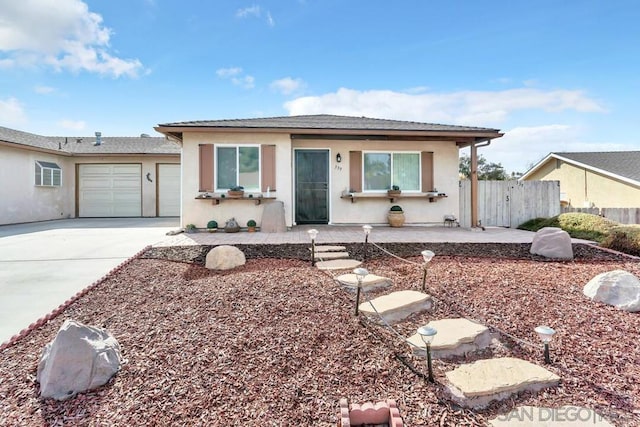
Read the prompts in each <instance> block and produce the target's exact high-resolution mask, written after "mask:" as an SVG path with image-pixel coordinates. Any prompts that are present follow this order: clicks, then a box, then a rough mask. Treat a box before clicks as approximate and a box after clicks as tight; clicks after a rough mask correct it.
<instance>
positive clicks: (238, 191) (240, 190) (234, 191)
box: [227, 185, 244, 198]
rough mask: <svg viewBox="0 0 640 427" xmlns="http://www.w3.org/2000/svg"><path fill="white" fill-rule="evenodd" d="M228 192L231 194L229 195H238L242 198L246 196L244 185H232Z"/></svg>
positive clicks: (237, 196)
mask: <svg viewBox="0 0 640 427" xmlns="http://www.w3.org/2000/svg"><path fill="white" fill-rule="evenodd" d="M227 194H228V195H229V197H236V198H240V197H243V196H244V187H243V186H242V185H236V186H234V187H231V188H230V189H229V190H228V191H227Z"/></svg>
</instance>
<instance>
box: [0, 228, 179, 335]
mask: <svg viewBox="0 0 640 427" xmlns="http://www.w3.org/2000/svg"><path fill="white" fill-rule="evenodd" d="M178 226H179V220H178V218H116V219H65V220H56V221H45V222H37V223H30V224H16V225H3V226H0V343H2V342H5V341H7V340H8V339H9V338H11V337H12V336H13V335H15V334H17V333H18V332H20V330H22V329H24V328H25V327H27V326H28V325H29V324H30V323H33V322H35V321H36V320H37V319H39V318H40V317H42V316H44V315H46V314H47V313H49V312H51V311H52V310H54V309H55V308H56V307H58V306H59V305H60V304H62V303H63V302H64V301H66V300H67V299H69V298H70V297H72V296H73V295H75V294H76V293H77V292H78V291H80V290H82V289H84V288H85V287H87V286H89V285H90V284H91V283H93V282H95V281H96V280H98V279H100V278H101V277H103V276H104V275H105V274H107V273H108V272H109V271H110V270H111V269H112V268H114V267H116V266H118V265H119V264H120V263H122V262H123V261H125V260H126V259H128V258H130V257H131V256H133V255H135V254H136V253H138V252H139V251H140V250H141V249H143V248H144V247H145V246H147V245H151V244H153V243H157V242H158V241H160V240H162V239H164V238H165V237H166V233H167V232H168V231H170V230H175V229H177V228H178Z"/></svg>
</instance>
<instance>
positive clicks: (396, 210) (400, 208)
mask: <svg viewBox="0 0 640 427" xmlns="http://www.w3.org/2000/svg"><path fill="white" fill-rule="evenodd" d="M389 210H390V211H391V212H402V207H400V206H398V205H393V206H391V209H389Z"/></svg>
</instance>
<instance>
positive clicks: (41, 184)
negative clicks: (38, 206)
mask: <svg viewBox="0 0 640 427" xmlns="http://www.w3.org/2000/svg"><path fill="white" fill-rule="evenodd" d="M42 163H51V164H53V165H56V167H55V168H54V167H50V166H44V165H43V164H42ZM35 167H36V169H35V170H34V180H35V177H36V172H37V168H40V182H36V183H35V185H36V187H62V168H61V167H60V166H58V164H57V163H55V162H48V161H45V160H36V165H35ZM55 170H57V171H60V183H59V184H55V182H54V180H53V171H55ZM47 173H48V174H49V175H50V176H51V184H45V183H44V177H45V174H47Z"/></svg>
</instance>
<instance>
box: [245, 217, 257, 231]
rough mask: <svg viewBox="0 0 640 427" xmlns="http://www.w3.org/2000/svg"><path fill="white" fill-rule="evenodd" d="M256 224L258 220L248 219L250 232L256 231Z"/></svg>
mask: <svg viewBox="0 0 640 427" xmlns="http://www.w3.org/2000/svg"><path fill="white" fill-rule="evenodd" d="M256 225H257V224H256V222H255V221H254V220H252V219H250V220H249V221H247V229H248V231H249V233H253V232H254V231H256Z"/></svg>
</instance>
